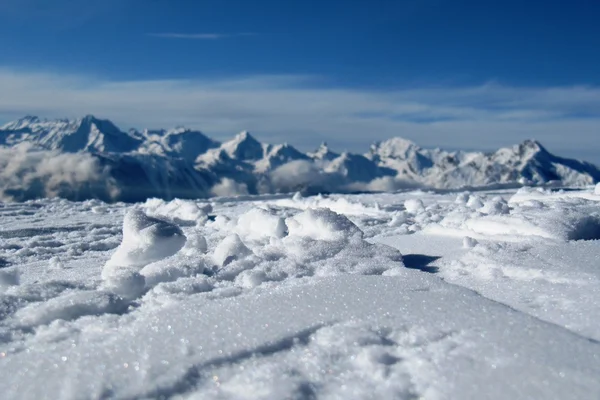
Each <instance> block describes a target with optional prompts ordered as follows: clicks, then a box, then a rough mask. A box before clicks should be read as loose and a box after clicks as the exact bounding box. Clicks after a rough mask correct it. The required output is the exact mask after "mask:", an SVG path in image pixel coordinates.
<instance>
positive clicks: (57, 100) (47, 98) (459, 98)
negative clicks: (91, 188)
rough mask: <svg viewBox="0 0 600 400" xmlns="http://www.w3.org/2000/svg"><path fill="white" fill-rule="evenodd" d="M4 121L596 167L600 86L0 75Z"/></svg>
mask: <svg viewBox="0 0 600 400" xmlns="http://www.w3.org/2000/svg"><path fill="white" fill-rule="evenodd" d="M0 92H1V93H2V96H0V120H4V121H7V120H9V119H13V118H17V117H21V116H23V115H25V114H34V115H35V114H37V115H39V116H41V117H78V116H82V115H84V114H88V113H93V114H96V115H97V116H99V117H105V118H110V119H112V120H113V121H114V122H116V123H117V124H118V125H120V126H121V127H122V128H123V129H126V128H128V127H131V126H134V127H138V128H144V127H150V128H153V127H169V126H174V125H177V124H184V125H187V126H190V127H194V128H199V129H202V130H204V131H205V132H206V133H207V134H209V135H211V136H214V137H215V138H218V139H227V138H229V137H231V136H232V135H233V134H234V133H236V132H238V131H240V130H244V129H248V130H252V131H255V132H256V133H257V136H258V137H260V138H261V139H263V140H265V141H271V142H284V141H287V142H289V143H291V144H293V145H296V146H298V147H300V148H303V149H307V148H308V147H309V146H313V145H315V144H316V143H318V142H320V141H322V140H327V141H328V142H329V143H330V144H331V145H332V146H335V147H336V148H337V149H339V150H344V149H348V150H352V151H359V150H365V149H366V148H367V146H368V145H369V144H370V143H371V142H372V141H374V140H382V139H386V138H389V137H392V136H402V137H405V138H407V139H411V140H414V141H415V142H417V143H418V144H420V145H423V146H426V147H430V146H434V147H435V146H439V147H445V148H471V149H473V148H478V149H493V148H497V147H500V146H506V145H510V144H514V143H517V142H520V141H522V140H524V139H527V138H536V139H538V140H540V141H542V143H544V144H545V145H546V146H547V147H548V148H549V149H550V150H555V151H556V152H557V153H559V154H564V155H567V156H577V157H582V158H588V159H591V161H595V162H600V142H599V141H598V140H597V138H598V127H599V126H600V88H598V87H595V86H560V87H512V86H504V85H500V84H497V83H486V84H482V85H476V86H468V87H421V88H412V89H390V90H388V91H375V90H368V89H362V88H361V89H356V88H347V87H328V86H325V85H324V84H323V79H314V80H311V79H310V77H307V76H293V75H292V76H289V75H288V76H279V75H276V76H269V75H267V76H250V77H243V78H227V79H221V80H210V81H208V80H206V81H205V80H154V81H129V82H123V81H109V80H102V79H92V78H89V77H85V76H73V75H56V74H49V73H32V72H23V71H18V70H11V69H0Z"/></svg>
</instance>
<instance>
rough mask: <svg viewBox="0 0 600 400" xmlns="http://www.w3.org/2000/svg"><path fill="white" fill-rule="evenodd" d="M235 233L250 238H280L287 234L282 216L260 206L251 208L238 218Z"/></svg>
mask: <svg viewBox="0 0 600 400" xmlns="http://www.w3.org/2000/svg"><path fill="white" fill-rule="evenodd" d="M236 231H237V233H239V234H240V235H242V236H244V237H247V238H250V239H262V238H269V237H274V238H282V237H284V236H285V235H286V234H287V226H286V224H285V221H284V220H283V218H281V217H279V216H277V215H274V214H273V213H271V212H269V211H267V210H263V209H260V208H253V209H252V210H250V211H248V212H246V213H245V214H243V215H241V216H240V217H239V218H238V222H237V228H236Z"/></svg>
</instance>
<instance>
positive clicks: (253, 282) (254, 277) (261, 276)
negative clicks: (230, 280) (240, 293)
mask: <svg viewBox="0 0 600 400" xmlns="http://www.w3.org/2000/svg"><path fill="white" fill-rule="evenodd" d="M266 280H267V274H265V272H264V271H260V270H246V271H242V272H241V273H240V274H239V275H238V276H237V277H236V279H235V282H236V283H237V284H238V285H240V286H241V287H244V288H253V287H256V286H258V285H260V284H261V283H263V282H264V281H266Z"/></svg>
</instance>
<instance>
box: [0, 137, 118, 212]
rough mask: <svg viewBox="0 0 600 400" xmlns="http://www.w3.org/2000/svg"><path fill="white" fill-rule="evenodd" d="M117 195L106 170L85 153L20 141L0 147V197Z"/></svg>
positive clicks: (69, 197) (10, 199)
mask: <svg viewBox="0 0 600 400" xmlns="http://www.w3.org/2000/svg"><path fill="white" fill-rule="evenodd" d="M117 194H118V189H117V187H116V183H115V182H114V180H113V179H112V178H111V177H110V175H109V172H108V170H107V169H105V168H102V167H101V166H100V163H99V162H98V160H97V159H96V158H94V157H93V156H92V155H90V154H87V153H77V154H70V153H59V152H57V151H44V150H39V149H35V148H33V147H32V146H31V145H30V144H27V143H22V144H20V145H17V146H16V147H14V148H0V200H2V201H23V200H28V199H33V198H43V197H57V196H58V197H62V198H67V199H73V200H78V199H85V198H94V197H95V198H100V199H103V200H111V199H113V198H115V196H116V195H117Z"/></svg>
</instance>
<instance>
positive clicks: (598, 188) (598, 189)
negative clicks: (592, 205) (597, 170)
mask: <svg viewBox="0 0 600 400" xmlns="http://www.w3.org/2000/svg"><path fill="white" fill-rule="evenodd" d="M594 194H595V195H597V196H600V183H597V184H596V187H595V188H594Z"/></svg>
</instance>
